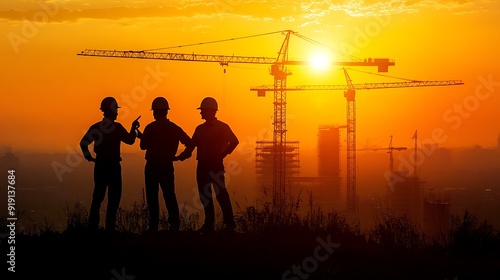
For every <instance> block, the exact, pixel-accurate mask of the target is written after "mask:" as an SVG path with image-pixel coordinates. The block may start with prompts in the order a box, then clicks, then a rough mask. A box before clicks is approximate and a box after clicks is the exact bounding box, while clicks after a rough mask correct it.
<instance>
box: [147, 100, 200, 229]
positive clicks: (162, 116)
mask: <svg viewBox="0 0 500 280" xmlns="http://www.w3.org/2000/svg"><path fill="white" fill-rule="evenodd" d="M169 109H170V106H169V104H168V101H167V99H165V98H164V97H157V98H155V99H154V100H153V103H152V104H151V110H153V117H154V118H155V120H154V121H153V122H151V123H149V124H148V125H147V126H146V127H145V129H144V133H141V132H140V131H138V136H137V137H138V138H140V139H141V142H140V147H141V149H142V150H146V156H145V158H146V166H145V168H144V176H145V183H146V201H147V205H148V209H149V230H150V231H157V230H158V222H159V214H160V208H159V204H158V191H159V189H158V186H160V187H161V191H162V193H163V198H164V200H165V205H166V207H167V211H168V223H169V226H170V227H169V229H170V230H173V231H177V230H179V223H180V222H179V206H178V203H177V198H176V195H175V184H174V165H173V161H176V160H180V161H183V160H185V159H187V158H189V157H191V152H192V151H193V149H194V143H193V141H192V140H191V138H190V137H189V136H188V135H187V134H186V133H185V132H184V130H182V128H180V127H179V126H178V125H176V124H175V123H173V122H171V121H170V120H169V119H168V118H167V114H168V111H169ZM179 143H182V144H183V145H184V146H185V149H184V151H183V152H182V153H180V154H179V155H178V156H176V154H177V149H178V147H179Z"/></svg>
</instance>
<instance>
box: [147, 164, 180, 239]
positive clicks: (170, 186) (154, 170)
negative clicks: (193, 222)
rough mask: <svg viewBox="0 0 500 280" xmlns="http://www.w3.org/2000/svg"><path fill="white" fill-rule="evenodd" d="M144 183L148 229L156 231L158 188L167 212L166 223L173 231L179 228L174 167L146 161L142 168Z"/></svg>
mask: <svg viewBox="0 0 500 280" xmlns="http://www.w3.org/2000/svg"><path fill="white" fill-rule="evenodd" d="M144 177H145V181H146V201H147V204H148V209H149V229H150V230H158V223H159V215H160V205H159V202H158V192H159V187H161V191H162V194H163V199H164V200H165V206H166V208H167V211H168V223H169V225H170V227H172V228H174V229H178V228H179V205H178V203H177V198H176V195H175V184H174V165H173V163H172V162H171V161H167V162H152V161H147V162H146V167H145V168H144Z"/></svg>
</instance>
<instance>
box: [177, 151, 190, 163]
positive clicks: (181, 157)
mask: <svg viewBox="0 0 500 280" xmlns="http://www.w3.org/2000/svg"><path fill="white" fill-rule="evenodd" d="M190 157H191V154H189V153H185V152H182V153H180V154H179V155H178V156H175V157H174V161H177V160H178V161H184V160H186V159H188V158H190Z"/></svg>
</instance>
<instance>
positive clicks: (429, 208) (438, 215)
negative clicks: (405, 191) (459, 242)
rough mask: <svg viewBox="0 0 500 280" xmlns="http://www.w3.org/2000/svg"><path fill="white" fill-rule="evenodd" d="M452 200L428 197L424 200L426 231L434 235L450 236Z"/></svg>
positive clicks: (424, 226)
mask: <svg viewBox="0 0 500 280" xmlns="http://www.w3.org/2000/svg"><path fill="white" fill-rule="evenodd" d="M450 224H451V217H450V201H449V200H448V199H426V200H425V201H424V222H423V229H424V232H425V233H426V234H427V235H429V236H433V237H444V238H446V237H447V236H448V233H449V231H450Z"/></svg>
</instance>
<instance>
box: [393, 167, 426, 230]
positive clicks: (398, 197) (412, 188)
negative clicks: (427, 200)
mask: <svg viewBox="0 0 500 280" xmlns="http://www.w3.org/2000/svg"><path fill="white" fill-rule="evenodd" d="M392 176H393V178H390V181H391V186H390V187H389V190H390V191H389V204H390V208H391V209H392V211H393V214H394V215H395V216H407V217H408V218H410V219H411V220H412V221H414V222H417V223H421V222H422V216H423V209H422V208H423V205H422V202H423V187H422V184H423V182H422V181H420V180H419V178H418V177H417V176H408V175H407V174H406V173H404V172H398V171H395V172H393V174H392Z"/></svg>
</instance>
